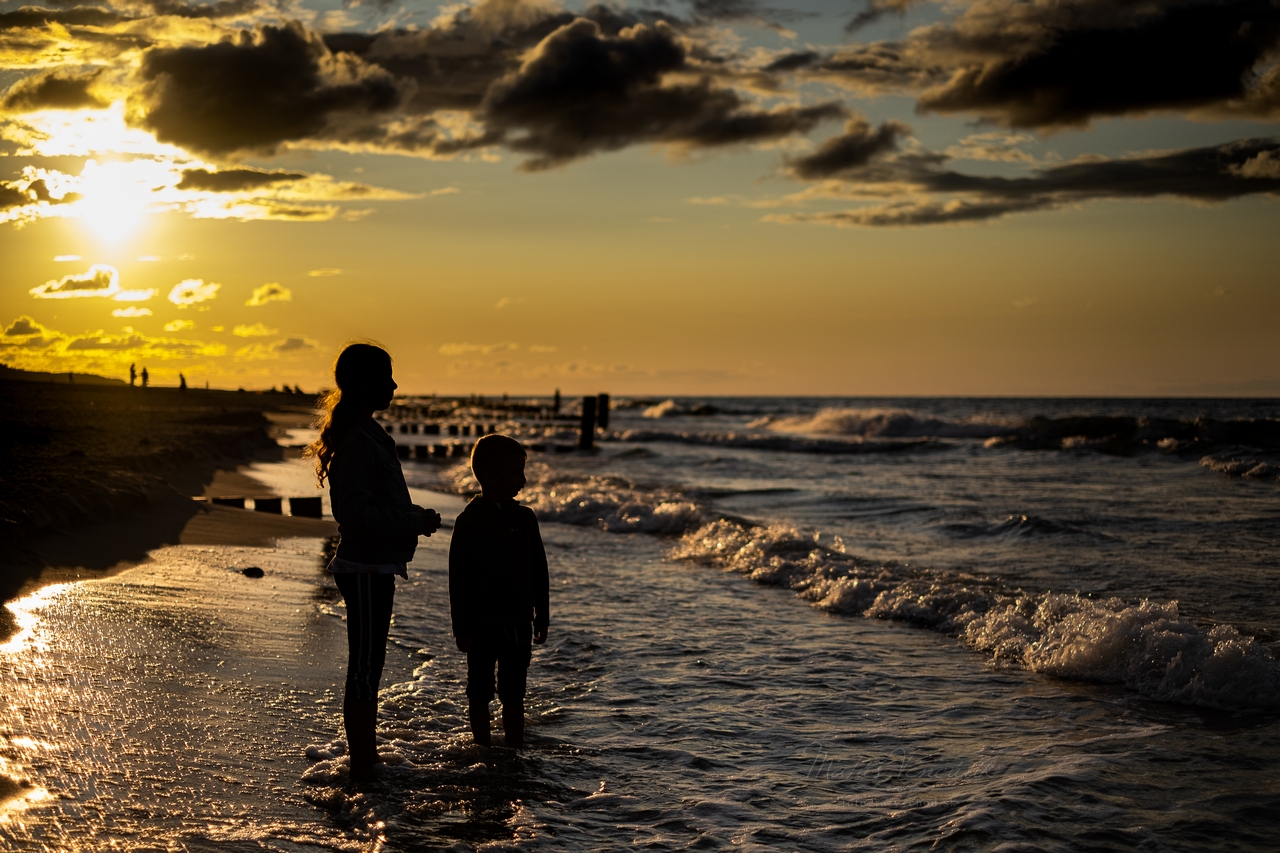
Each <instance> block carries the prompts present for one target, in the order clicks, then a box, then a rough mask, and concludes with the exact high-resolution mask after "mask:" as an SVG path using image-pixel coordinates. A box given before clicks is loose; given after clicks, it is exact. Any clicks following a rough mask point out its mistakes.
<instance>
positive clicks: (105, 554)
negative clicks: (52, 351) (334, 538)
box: [0, 378, 336, 640]
mask: <svg viewBox="0 0 1280 853" xmlns="http://www.w3.org/2000/svg"><path fill="white" fill-rule="evenodd" d="M0 399H2V400H3V401H4V404H3V411H4V414H3V416H0V459H2V460H3V466H2V468H0V600H3V601H9V600H11V599H13V598H16V597H18V596H21V595H24V594H26V593H28V592H30V591H32V590H34V589H36V588H39V587H40V586H42V585H45V584H49V583H58V582H61V581H65V580H68V579H75V578H81V577H92V576H97V575H102V574H104V573H110V572H112V571H118V570H120V569H123V568H127V567H129V566H132V565H136V564H137V563H139V562H141V561H144V560H146V559H147V554H148V552H150V551H151V550H153V549H155V548H159V547H163V546H165V545H177V544H202V545H236V546H269V545H270V544H271V543H272V542H274V541H275V540H276V539H279V538H282V537H298V536H306V537H321V538H323V537H327V536H331V535H333V534H334V532H336V528H335V525H334V524H333V523H332V522H329V521H323V520H319V519H309V518H294V517H290V516H283V515H271V514H268V513H257V512H253V511H249V510H243V509H235V508H232V507H226V506H217V505H211V504H209V503H206V502H200V501H194V500H192V498H193V497H200V496H206V497H208V496H214V497H221V496H245V497H258V496H263V497H266V496H271V495H273V494H275V493H274V492H273V490H272V489H271V488H269V487H267V486H264V485H263V484H262V483H261V482H260V481H258V480H255V479H253V478H251V477H248V476H246V475H244V474H243V473H241V470H240V469H242V467H243V466H245V465H248V464H251V463H253V462H271V461H277V460H280V459H283V458H285V457H286V456H288V455H295V456H296V455H297V454H298V453H299V451H298V450H297V449H289V448H285V447H282V446H281V445H280V444H279V443H278V442H277V441H276V439H277V438H279V437H280V436H281V435H283V434H284V433H285V432H286V431H287V430H288V429H290V428H296V427H300V426H305V425H306V424H308V423H309V422H310V420H311V404H312V398H310V397H297V396H295V395H284V394H258V393H244V392H235V391H219V390H215V391H205V390H196V389H192V390H188V391H185V392H184V391H179V390H178V389H175V388H146V389H144V388H140V387H129V386H127V385H124V384H115V385H112V384H89V383H87V382H85V381H84V380H83V379H82V380H81V381H80V382H79V383H77V384H62V383H55V382H37V381H18V380H13V379H3V378H0ZM14 627H15V626H14V624H13V621H12V618H11V617H10V615H9V613H8V611H7V610H0V640H3V639H4V638H5V637H6V636H8V635H9V634H10V633H12V631H13V629H14Z"/></svg>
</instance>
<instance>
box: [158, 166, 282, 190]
mask: <svg viewBox="0 0 1280 853" xmlns="http://www.w3.org/2000/svg"><path fill="white" fill-rule="evenodd" d="M306 177H307V174H306V173H305V172H285V171H267V170H265V169H250V168H243V169H221V170H219V171H216V172H215V171H211V170H209V169H185V170H183V172H182V180H181V181H179V182H178V186H177V188H178V189H180V190H203V191H205V192H214V193H234V192H243V191H245V190H256V189H260V188H262V187H269V186H271V185H272V184H279V183H284V182H287V181H300V180H302V179H303V178H306Z"/></svg>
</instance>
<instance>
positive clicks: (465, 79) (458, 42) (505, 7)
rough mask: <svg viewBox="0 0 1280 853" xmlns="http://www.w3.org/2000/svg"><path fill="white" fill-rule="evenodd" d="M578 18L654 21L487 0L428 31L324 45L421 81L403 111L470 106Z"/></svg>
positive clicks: (608, 22) (614, 27) (608, 30)
mask: <svg viewBox="0 0 1280 853" xmlns="http://www.w3.org/2000/svg"><path fill="white" fill-rule="evenodd" d="M577 17H583V18H586V19H587V20H591V21H594V22H595V23H596V24H597V25H599V27H600V30H601V32H603V33H605V34H606V35H617V34H618V33H619V32H621V31H622V30H624V29H626V28H627V27H632V26H635V25H636V24H639V23H646V22H648V23H653V22H654V21H656V17H655V16H653V15H652V14H649V13H645V12H625V11H618V10H613V9H609V8H607V7H604V6H592V7H591V8H589V9H587V10H586V11H585V12H583V13H582V14H581V16H576V15H574V14H572V13H570V12H564V11H560V10H558V9H555V8H552V7H544V6H538V5H534V4H529V3H511V2H507V0H483V2H480V3H477V4H475V5H474V6H469V7H466V8H464V9H461V10H459V11H458V12H456V13H455V14H454V15H453V16H452V17H451V18H450V19H448V20H447V21H445V22H443V23H442V24H440V25H437V26H434V27H430V28H428V29H423V30H413V31H408V30H388V31H385V32H381V33H330V34H327V35H325V36H324V40H325V43H326V44H327V45H328V46H329V48H330V49H331V50H333V51H334V52H338V51H345V52H348V53H351V54H354V55H356V56H359V57H361V58H362V59H364V60H366V61H368V62H371V63H376V64H377V65H379V66H380V67H382V68H385V69H387V71H389V72H391V73H392V74H394V75H395V76H397V77H399V78H403V79H409V80H413V81H414V83H416V84H417V87H416V89H415V90H414V91H413V93H412V95H411V97H410V99H409V100H408V102H407V103H406V104H405V109H406V110H408V111H410V112H415V113H431V112H434V111H435V110H441V109H444V110H472V109H475V108H476V107H478V106H479V105H480V102H481V101H482V100H484V96H485V93H486V92H488V91H489V87H490V86H492V85H493V83H494V82H495V81H497V80H498V79H500V78H501V77H503V76H504V75H506V74H509V73H511V72H513V71H515V70H517V69H518V68H519V67H520V64H521V57H522V56H523V55H524V53H525V52H526V51H528V50H530V49H531V48H533V47H535V46H537V45H538V44H539V43H540V42H541V41H542V40H543V39H545V38H546V37H547V36H549V35H551V34H552V33H553V32H555V31H556V30H558V29H560V28H561V27H563V26H565V25H566V24H570V23H572V22H573V21H574V20H575V19H576V18H577Z"/></svg>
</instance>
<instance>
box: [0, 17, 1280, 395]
mask: <svg viewBox="0 0 1280 853" xmlns="http://www.w3.org/2000/svg"><path fill="white" fill-rule="evenodd" d="M1277 57H1280V7H1276V6H1275V5H1274V4H1272V3H1270V2H1262V0H1170V1H1169V2H1163V3H1159V4H1116V3H1114V2H1113V0H1031V1H1030V2H1020V1H1019V0H971V2H953V0H946V2H925V0H872V2H870V3H861V4H857V3H855V4H849V3H846V2H826V0H820V1H819V0H815V2H807V3H806V2H798V3H788V4H785V5H783V6H779V7H774V6H770V5H767V4H766V3H765V2H753V0H692V2H689V1H688V0H682V2H674V1H673V0H669V2H659V3H653V4H649V5H645V4H639V3H630V4H628V5H621V4H619V5H613V6H609V7H602V6H592V7H587V6H585V5H582V4H564V5H555V4H549V3H533V2H518V0H484V2H478V3H462V4H441V3H434V2H417V3H408V4H397V3H395V2H391V3H372V4H370V3H354V2H353V3H346V4H339V3H332V2H325V3H316V2H311V0H288V2H281V3H265V2H260V0H218V2H215V3H212V4H184V3H182V2H179V0H104V2H100V3H96V4H94V3H92V2H88V0H86V2H84V3H82V4H81V5H75V4H74V3H72V4H70V5H69V4H68V3H65V2H59V3H57V4H54V3H48V4H45V5H38V4H35V5H22V4H20V3H18V2H14V0H0V63H2V65H0V258H3V264H2V265H0V327H2V329H3V332H2V333H0V361H3V362H4V363H7V364H10V365H13V366H19V367H24V368H29V369H39V370H53V371H67V370H76V371H89V372H97V373H104V374H108V375H115V376H123V375H125V374H127V371H128V367H129V365H130V364H136V365H137V366H138V367H139V369H140V368H141V367H143V366H146V367H147V368H148V369H149V371H150V373H151V375H152V376H153V377H154V378H155V380H154V381H157V382H159V383H162V384H170V383H176V381H177V376H178V374H179V373H180V372H181V373H182V374H184V375H185V377H186V379H187V381H188V382H189V383H191V384H197V385H200V384H203V383H204V382H206V381H207V382H210V383H211V384H212V385H214V386H215V387H236V386H243V387H248V388H265V387H270V386H273V385H278V384H280V383H288V384H290V385H300V386H302V387H303V388H304V389H307V390H314V389H316V388H319V387H322V386H324V385H325V384H326V382H327V368H328V365H329V363H330V362H331V361H332V358H333V356H334V354H335V353H336V351H337V348H339V347H340V346H341V345H342V343H343V342H345V341H348V340H351V339H357V338H360V339H375V340H378V341H380V342H382V343H383V344H385V345H386V346H387V347H388V348H389V349H390V350H391V352H392V354H393V356H395V358H396V372H397V379H398V380H399V382H400V384H401V386H402V389H403V390H405V391H408V392H421V393H430V392H436V393H441V394H456V393H483V394H498V393H503V392H509V393H513V394H530V393H549V392H550V391H551V389H553V388H556V387H559V388H561V389H563V390H564V391H565V393H567V394H578V393H594V392H597V391H609V392H612V393H614V394H646V395H667V394H691V395H711V394H848V395H908V394H928V395H950V394H955V395H967V394H1028V395H1031V394H1043V395H1090V394H1122V395H1192V394H1228V395H1234V394H1246V395H1264V394H1267V395H1275V394H1280V358H1278V357H1280V328H1278V321H1280V286H1278V285H1280V250H1277V248H1276V245H1277V234H1278V233H1280V228H1278V226H1280V207H1278V206H1277V204H1276V195H1277V193H1280V140H1277V138H1276V126H1277V121H1278V120H1280V65H1278V61H1277Z"/></svg>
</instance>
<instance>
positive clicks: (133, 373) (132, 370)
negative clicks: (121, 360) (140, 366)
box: [129, 364, 138, 385]
mask: <svg viewBox="0 0 1280 853" xmlns="http://www.w3.org/2000/svg"><path fill="white" fill-rule="evenodd" d="M137 381H138V370H137V365H136V364H131V365H129V384H130V385H133V384H134V383H136V382H137Z"/></svg>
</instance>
